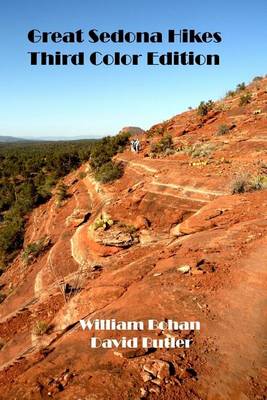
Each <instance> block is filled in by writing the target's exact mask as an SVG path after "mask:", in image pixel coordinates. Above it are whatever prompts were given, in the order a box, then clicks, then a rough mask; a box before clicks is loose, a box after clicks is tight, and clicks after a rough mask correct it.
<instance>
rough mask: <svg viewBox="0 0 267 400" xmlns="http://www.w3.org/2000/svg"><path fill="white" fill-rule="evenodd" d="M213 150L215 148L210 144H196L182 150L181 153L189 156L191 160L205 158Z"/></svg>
mask: <svg viewBox="0 0 267 400" xmlns="http://www.w3.org/2000/svg"><path fill="white" fill-rule="evenodd" d="M214 149H215V146H214V145H213V144H211V143H203V144H202V143H201V144H200V143H198V144H194V145H193V146H187V147H184V148H183V150H182V151H183V152H184V153H186V154H188V155H190V156H191V157H193V158H196V157H207V156H209V155H210V154H211V153H212V151H213V150H214Z"/></svg>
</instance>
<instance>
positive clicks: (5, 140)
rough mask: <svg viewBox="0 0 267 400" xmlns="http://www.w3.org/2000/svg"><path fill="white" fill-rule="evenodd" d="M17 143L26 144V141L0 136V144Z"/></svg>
mask: <svg viewBox="0 0 267 400" xmlns="http://www.w3.org/2000/svg"><path fill="white" fill-rule="evenodd" d="M19 142H28V140H27V139H23V138H17V137H14V136H1V135H0V143H19Z"/></svg>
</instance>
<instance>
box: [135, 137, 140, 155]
mask: <svg viewBox="0 0 267 400" xmlns="http://www.w3.org/2000/svg"><path fill="white" fill-rule="evenodd" d="M135 151H136V152H137V153H138V152H139V151H140V142H139V139H136V141H135Z"/></svg>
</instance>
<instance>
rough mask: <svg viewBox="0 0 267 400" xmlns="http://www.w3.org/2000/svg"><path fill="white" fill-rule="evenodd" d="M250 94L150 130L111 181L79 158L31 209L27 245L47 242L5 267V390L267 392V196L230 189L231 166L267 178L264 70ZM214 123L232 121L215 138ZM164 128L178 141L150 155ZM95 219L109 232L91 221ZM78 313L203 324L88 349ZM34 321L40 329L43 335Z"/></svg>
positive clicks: (245, 395)
mask: <svg viewBox="0 0 267 400" xmlns="http://www.w3.org/2000/svg"><path fill="white" fill-rule="evenodd" d="M247 90H249V91H250V92H251V93H252V99H251V102H250V103H249V104H247V105H245V106H242V107H240V106H239V101H240V100H239V99H240V96H242V93H238V94H236V95H235V96H234V97H233V98H229V99H226V100H222V101H219V102H217V103H216V104H215V106H214V108H213V110H211V111H210V112H209V113H208V115H206V116H205V117H202V118H201V117H199V116H198V115H197V113H196V111H194V110H193V111H188V112H186V113H183V114H181V115H178V116H176V117H174V118H172V119H170V120H169V121H165V122H164V123H162V124H159V125H157V126H155V127H152V129H151V130H150V132H149V134H144V135H142V136H141V137H140V138H141V144H142V151H141V152H140V153H139V154H133V153H131V152H130V151H129V150H127V151H125V152H124V153H122V154H119V155H117V156H116V159H117V161H120V162H123V163H124V167H125V174H124V176H123V177H122V178H121V179H120V180H118V181H117V182H115V183H113V184H107V185H100V184H98V183H96V182H95V181H94V179H93V177H92V175H91V173H90V171H89V168H88V165H85V166H83V167H82V168H81V170H80V171H77V172H75V173H72V174H71V175H69V176H68V177H66V179H65V183H66V184H67V185H68V186H69V193H70V196H69V198H68V199H67V200H66V201H65V202H64V204H62V205H61V207H58V206H57V204H56V199H55V198H54V197H53V198H52V199H51V200H50V201H49V202H48V203H47V204H46V205H43V206H40V207H39V208H37V209H35V210H34V211H33V212H32V214H31V216H30V218H29V221H28V225H27V231H26V236H25V247H26V246H27V244H29V243H34V242H37V241H38V240H40V239H42V238H46V240H47V243H49V245H48V246H47V248H46V249H45V250H44V251H43V252H42V253H41V254H40V255H39V256H38V257H37V258H36V259H33V260H32V261H31V262H30V263H29V264H28V265H25V263H24V262H23V261H22V255H20V256H19V257H18V258H17V259H16V260H15V262H14V263H13V265H12V266H11V267H10V268H9V270H8V271H7V272H6V273H5V274H3V275H2V276H1V285H2V287H3V291H4V292H5V293H6V294H7V298H6V299H5V301H4V302H3V303H2V304H1V306H0V318H1V320H0V337H1V343H2V349H1V351H0V364H1V369H0V399H29V400H32V399H49V398H55V399H72V400H74V399H76V400H78V399H83V400H85V399H86V400H89V399H90V400H92V399H94V400H98V399H105V400H107V399H140V398H147V399H155V398H157V399H166V400H168V399H180V400H185V399H188V400H189V399H190V400H200V399H202V400H246V399H249V400H250V399H251V400H252V399H258V400H263V399H265V398H266V397H264V396H265V395H266V392H265V388H264V382H265V381H266V369H265V368H264V361H266V359H265V360H264V351H263V348H264V343H265V342H264V340H265V339H266V288H267V286H266V282H267V280H266V265H267V263H266V261H267V246H266V232H267V220H266V213H267V209H266V204H267V195H266V194H267V192H266V190H265V189H263V190H257V191H254V192H246V193H243V194H235V195H232V194H231V187H232V185H233V181H236V179H237V177H238V176H240V174H243V177H244V174H250V175H251V176H254V177H256V176H261V177H264V175H266V167H267V153H266V137H267V135H266V113H267V79H263V80H261V81H260V82H254V83H252V84H251V85H250V86H249V87H248V89H247ZM222 124H227V126H228V127H229V128H230V130H229V132H228V133H226V134H224V135H217V134H216V132H217V131H218V129H219V127H220V125H222ZM162 133H169V134H171V136H172V138H173V142H174V148H175V151H174V152H173V151H170V152H169V153H171V154H169V155H164V156H163V155H160V156H159V158H150V157H149V154H150V146H151V143H154V142H158V141H159V140H160V138H161V137H162ZM82 171H83V172H86V177H85V178H83V179H81V178H79V176H80V175H79V172H82ZM246 179H248V178H246ZM101 216H102V220H104V221H106V223H107V224H109V225H110V228H109V229H106V230H103V229H102V228H101V227H100V228H99V229H95V228H96V224H97V223H100V224H101V221H100V217H101ZM111 220H112V221H113V224H112V223H111ZM102 224H103V222H102ZM183 266H186V267H185V268H182V269H181V267H183ZM179 268H180V269H179ZM181 271H187V272H186V273H181ZM66 284H68V288H72V289H70V290H69V293H68V294H67V298H64V296H63V295H62V291H63V288H64V285H65V287H66ZM87 318H90V319H97V318H99V319H111V318H114V319H117V320H125V321H127V320H129V321H133V320H141V321H145V320H147V319H152V318H153V319H157V320H165V319H173V320H177V321H184V320H186V321H200V322H201V330H200V331H194V332H192V331H191V332H190V331H186V332H181V333H180V335H179V336H180V337H183V338H187V339H192V341H193V342H192V345H191V348H190V349H154V350H155V351H151V352H145V351H132V352H129V351H128V352H123V351H121V349H118V350H116V349H97V350H94V349H91V348H90V347H89V345H88V343H89V338H90V337H91V336H92V335H93V333H94V332H91V333H89V332H85V331H82V329H81V327H80V323H79V320H80V319H87ZM40 322H45V323H46V327H48V328H49V329H48V330H47V332H46V333H44V334H43V335H40V336H38V335H36V324H37V323H39V324H40ZM95 333H97V336H99V337H102V338H105V337H113V338H117V339H118V338H120V337H122V336H125V337H127V338H130V337H131V336H133V332H129V331H124V332H118V331H117V332H106V331H102V332H95ZM134 334H136V333H134ZM141 334H142V335H145V334H147V332H139V333H138V334H137V336H141ZM171 335H175V332H168V331H166V330H165V331H161V330H158V331H157V332H154V333H151V332H149V336H153V337H154V338H156V339H164V338H170V337H171ZM265 365H266V364H265Z"/></svg>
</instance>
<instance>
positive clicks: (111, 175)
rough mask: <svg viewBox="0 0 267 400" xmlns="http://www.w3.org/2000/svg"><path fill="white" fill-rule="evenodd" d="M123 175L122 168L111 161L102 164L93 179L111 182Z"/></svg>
mask: <svg viewBox="0 0 267 400" xmlns="http://www.w3.org/2000/svg"><path fill="white" fill-rule="evenodd" d="M122 175H123V168H122V166H121V165H119V164H115V163H114V162H113V161H109V162H108V163H106V164H104V165H102V166H101V167H100V168H99V169H98V170H97V171H96V172H95V179H96V180H97V181H99V182H102V183H108V182H113V181H115V180H116V179H119V178H121V177H122Z"/></svg>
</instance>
